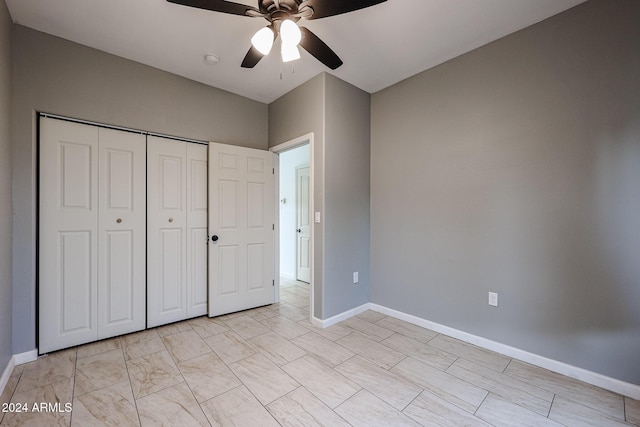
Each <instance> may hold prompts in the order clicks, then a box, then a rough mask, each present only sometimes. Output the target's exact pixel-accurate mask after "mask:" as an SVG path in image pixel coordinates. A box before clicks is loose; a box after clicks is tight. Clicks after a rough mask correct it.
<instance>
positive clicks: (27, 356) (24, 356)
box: [13, 349, 38, 365]
mask: <svg viewBox="0 0 640 427" xmlns="http://www.w3.org/2000/svg"><path fill="white" fill-rule="evenodd" d="M37 359H38V349H33V350H31V351H27V352H24V353H20V354H14V355H13V360H14V362H15V364H16V365H22V364H24V363H28V362H33V361H34V360H37Z"/></svg>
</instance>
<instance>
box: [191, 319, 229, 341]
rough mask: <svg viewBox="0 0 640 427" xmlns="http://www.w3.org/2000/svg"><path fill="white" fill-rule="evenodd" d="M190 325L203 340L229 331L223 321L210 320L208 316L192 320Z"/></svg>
mask: <svg viewBox="0 0 640 427" xmlns="http://www.w3.org/2000/svg"><path fill="white" fill-rule="evenodd" d="M188 324H189V325H190V326H191V327H192V328H193V330H194V331H196V333H197V334H198V335H200V337H201V338H207V337H210V336H211V335H216V334H221V333H223V332H226V331H228V330H229V328H227V327H226V326H225V325H224V324H223V323H222V322H221V321H218V320H214V319H210V318H208V317H207V316H203V317H198V318H196V319H191V320H189V322H188Z"/></svg>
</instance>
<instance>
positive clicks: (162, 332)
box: [154, 322, 193, 338]
mask: <svg viewBox="0 0 640 427" xmlns="http://www.w3.org/2000/svg"><path fill="white" fill-rule="evenodd" d="M191 329H193V328H192V327H191V325H189V324H188V323H186V322H178V323H171V324H169V325H164V326H158V327H157V328H155V329H154V330H155V331H156V332H157V333H158V336H159V337H160V338H162V337H166V336H167V335H173V334H178V333H180V332H187V331H190V330H191Z"/></svg>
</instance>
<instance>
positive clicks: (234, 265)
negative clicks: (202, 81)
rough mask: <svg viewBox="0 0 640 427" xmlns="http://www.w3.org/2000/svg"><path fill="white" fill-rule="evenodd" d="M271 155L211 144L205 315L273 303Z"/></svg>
mask: <svg viewBox="0 0 640 427" xmlns="http://www.w3.org/2000/svg"><path fill="white" fill-rule="evenodd" d="M274 182H275V180H274V175H273V154H272V153H270V152H268V151H264V150H256V149H250V148H244V147H236V146H231V145H224V144H216V143H210V144H209V234H210V236H211V240H210V241H209V316H218V315H221V314H225V313H232V312H235V311H239V310H245V309H248V308H253V307H258V306H261V305H267V304H272V303H273V302H274V286H273V284H274V275H273V274H274V233H275V231H274V217H275V212H274V197H275V194H274Z"/></svg>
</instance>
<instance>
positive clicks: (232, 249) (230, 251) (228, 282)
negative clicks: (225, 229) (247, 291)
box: [214, 245, 240, 296]
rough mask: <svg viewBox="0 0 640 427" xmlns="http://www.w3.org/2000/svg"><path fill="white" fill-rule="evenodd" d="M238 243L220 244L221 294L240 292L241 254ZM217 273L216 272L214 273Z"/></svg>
mask: <svg viewBox="0 0 640 427" xmlns="http://www.w3.org/2000/svg"><path fill="white" fill-rule="evenodd" d="M238 249H239V248H238V246H237V245H232V246H220V248H219V252H220V267H219V268H218V272H219V273H218V280H219V282H220V285H221V286H220V292H219V294H220V295H221V296H226V295H238V294H239V293H240V280H239V279H240V278H239V277H238V276H239V274H238V273H239V272H240V271H239V270H240V254H239V252H240V251H239V250H238ZM214 274H215V273H214Z"/></svg>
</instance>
